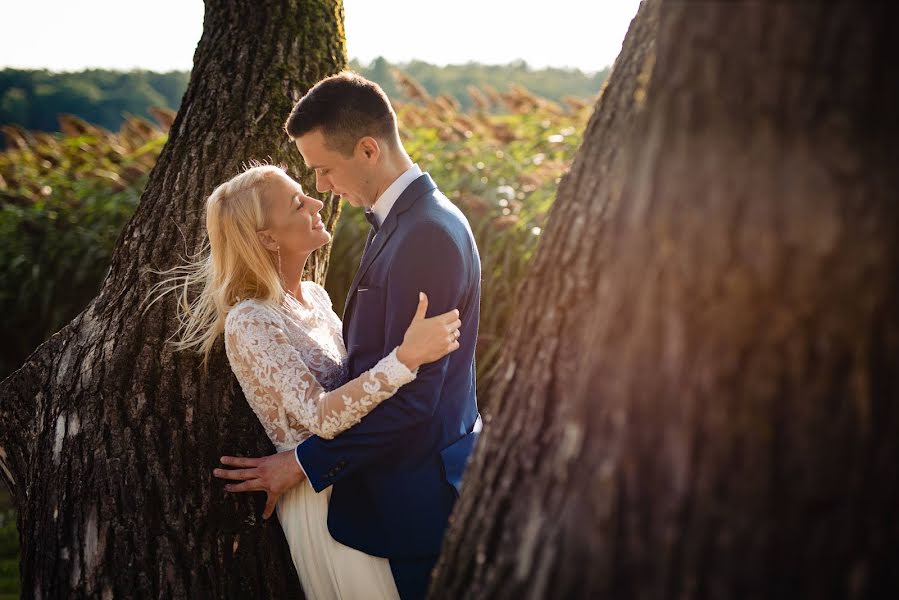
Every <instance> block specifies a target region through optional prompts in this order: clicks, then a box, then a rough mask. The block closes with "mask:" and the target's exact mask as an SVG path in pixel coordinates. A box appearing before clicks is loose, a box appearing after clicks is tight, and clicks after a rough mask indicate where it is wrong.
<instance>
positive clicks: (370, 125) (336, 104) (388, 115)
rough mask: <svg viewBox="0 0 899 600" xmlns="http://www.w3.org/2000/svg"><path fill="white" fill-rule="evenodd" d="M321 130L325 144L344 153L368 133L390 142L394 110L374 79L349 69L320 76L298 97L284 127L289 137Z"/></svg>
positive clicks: (394, 129) (393, 136)
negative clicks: (327, 75)
mask: <svg viewBox="0 0 899 600" xmlns="http://www.w3.org/2000/svg"><path fill="white" fill-rule="evenodd" d="M315 129H321V130H322V134H323V135H324V137H325V143H326V144H327V146H328V147H330V148H331V149H333V150H336V151H337V152H340V153H341V154H343V155H344V156H349V155H351V154H352V153H353V150H354V149H355V147H356V142H358V141H359V140H360V139H361V138H363V137H365V136H371V137H374V138H377V139H379V140H381V141H385V142H387V143H388V144H390V145H392V144H393V143H394V141H395V140H397V139H398V134H397V126H396V113H394V112H393V107H391V106H390V100H388V99H387V94H385V93H384V90H382V89H381V86H379V85H378V84H377V83H375V82H374V81H369V80H368V79H366V78H365V77H362V76H361V75H359V74H357V73H353V72H350V71H344V72H342V73H338V74H337V75H332V76H331V77H328V78H326V79H322V80H321V81H319V82H318V83H316V84H315V85H314V86H313V87H312V89H310V90H309V91H308V92H307V93H306V95H305V96H303V97H302V98H300V101H299V102H297V103H296V106H294V107H293V110H292V111H290V116H289V117H287V122H286V123H285V124H284V130H285V131H287V135H289V136H290V138H291V139H293V140H295V139H297V138H298V137H301V136H303V135H306V134H307V133H309V132H311V131H314V130H315Z"/></svg>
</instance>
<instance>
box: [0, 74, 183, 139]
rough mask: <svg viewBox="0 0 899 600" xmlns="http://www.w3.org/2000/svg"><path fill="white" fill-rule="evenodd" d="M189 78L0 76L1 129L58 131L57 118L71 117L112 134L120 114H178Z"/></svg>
mask: <svg viewBox="0 0 899 600" xmlns="http://www.w3.org/2000/svg"><path fill="white" fill-rule="evenodd" d="M189 77H190V73H188V72H187V71H172V72H170V73H153V72H150V71H129V72H119V71H104V70H99V69H94V70H87V71H81V72H78V73H51V72H49V71H45V70H40V71H33V70H19V69H4V70H2V71H0V125H18V126H20V127H23V128H25V129H28V130H34V131H58V124H57V115H59V114H63V113H65V114H72V115H76V116H77V117H79V118H81V119H84V120H85V121H87V122H89V123H93V124H94V125H99V126H100V127H104V128H106V129H110V130H116V129H118V128H119V126H121V124H122V122H123V120H124V119H125V114H126V113H130V114H133V115H137V116H142V117H149V116H150V108H152V107H162V108H168V109H175V110H176V109H177V108H178V105H179V104H180V103H181V96H182V95H183V94H184V90H186V89H187V81H188V79H189Z"/></svg>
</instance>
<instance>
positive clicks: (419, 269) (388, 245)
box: [296, 173, 481, 558]
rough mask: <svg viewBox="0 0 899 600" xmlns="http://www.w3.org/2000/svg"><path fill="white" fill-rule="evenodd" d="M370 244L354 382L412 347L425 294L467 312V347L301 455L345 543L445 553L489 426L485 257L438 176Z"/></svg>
mask: <svg viewBox="0 0 899 600" xmlns="http://www.w3.org/2000/svg"><path fill="white" fill-rule="evenodd" d="M369 242H370V245H368V247H367V249H366V251H365V254H364V255H363V258H362V263H361V265H360V267H359V271H358V272H357V273H356V277H355V279H354V280H353V284H352V286H351V287H350V292H349V296H348V297H347V303H346V309H345V311H344V320H343V333H344V341H345V342H346V346H347V352H348V361H349V374H350V377H352V378H355V377H358V376H359V375H360V374H361V373H363V372H365V371H367V370H368V369H370V368H371V367H373V366H374V365H375V363H376V362H378V361H379V360H380V359H381V358H382V357H384V356H385V355H387V354H388V353H389V352H390V351H391V350H393V349H394V348H395V347H396V346H398V345H399V344H400V343H401V342H402V340H403V335H404V333H405V331H406V328H407V327H408V326H409V323H410V322H411V321H412V316H413V315H414V314H415V309H416V307H417V305H418V292H419V291H423V292H425V293H426V294H427V295H428V301H429V302H428V315H427V316H433V315H436V314H440V313H443V312H446V311H448V310H452V309H453V308H458V309H459V311H460V318H461V321H462V326H461V336H460V339H459V343H460V347H459V349H458V350H456V351H455V352H453V353H451V354H449V355H448V356H446V357H444V358H442V359H441V360H439V361H437V362H434V363H431V364H427V365H424V366H422V367H420V368H419V371H418V376H417V377H416V379H415V381H413V382H411V383H409V384H407V385H405V386H403V387H402V388H400V390H399V391H398V392H397V393H396V395H395V396H394V397H392V398H389V399H387V400H385V401H384V402H383V403H382V404H381V405H379V406H378V407H377V408H375V409H374V410H373V411H372V412H371V413H370V414H368V415H367V416H366V417H365V418H364V419H362V421H361V422H360V423H359V424H357V425H356V426H355V427H353V428H352V429H349V430H347V431H345V432H344V433H342V434H341V435H339V436H337V437H336V438H335V439H333V440H325V439H321V438H318V437H312V438H310V439H308V440H306V441H305V442H303V443H302V444H300V445H299V446H298V447H297V449H296V453H297V458H298V459H299V461H300V464H302V465H303V468H304V470H305V471H306V475H307V476H308V478H309V481H310V483H311V484H312V486H313V487H314V488H315V490H316V491H318V492H320V491H322V490H323V489H325V488H327V487H328V486H330V485H333V486H334V487H333V489H332V491H331V500H330V505H329V509H328V528H329V530H330V532H331V535H332V536H333V537H334V539H336V540H337V541H339V542H341V543H342V544H344V545H347V546H350V547H353V548H357V549H359V550H361V551H363V552H366V553H368V554H372V555H376V556H383V557H387V558H403V557H416V556H433V555H437V554H438V553H439V551H440V544H441V540H442V537H443V533H444V531H445V529H446V526H447V521H448V519H449V514H450V511H451V510H452V507H453V504H454V502H455V500H456V498H457V497H458V493H459V485H460V482H461V479H462V472H463V470H464V467H465V463H466V462H467V460H468V456H469V454H470V452H471V449H472V446H473V444H474V442H475V440H476V439H477V435H478V431H480V417H479V415H478V408H477V401H476V397H475V362H474V353H475V343H476V341H477V330H478V320H479V315H480V295H481V264H480V257H479V255H478V250H477V246H476V244H475V241H474V236H473V235H472V232H471V228H470V227H469V225H468V221H467V220H466V218H465V216H464V215H463V214H462V213H461V212H460V211H459V209H458V208H456V206H455V205H453V204H452V203H451V202H450V201H449V200H447V198H446V197H445V196H444V195H443V194H441V193H440V192H439V191H438V190H437V186H436V184H435V183H434V181H433V180H432V179H431V177H430V176H429V175H428V174H427V173H425V174H423V175H421V176H420V177H419V178H418V179H416V180H415V181H413V182H412V183H411V184H410V185H409V187H407V188H406V190H405V191H404V192H403V193H402V194H401V195H400V197H399V198H398V199H397V201H396V203H395V204H394V206H393V208H392V209H391V211H390V213H389V214H388V215H387V218H386V219H385V221H384V223H383V224H382V226H381V228H380V230H379V232H378V233H377V235H375V236H374V237H373V238H372V234H370V235H369Z"/></svg>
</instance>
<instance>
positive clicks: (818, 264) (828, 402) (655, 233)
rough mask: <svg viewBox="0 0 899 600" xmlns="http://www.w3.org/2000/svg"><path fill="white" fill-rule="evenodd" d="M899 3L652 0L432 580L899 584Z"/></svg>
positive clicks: (832, 590)
mask: <svg viewBox="0 0 899 600" xmlns="http://www.w3.org/2000/svg"><path fill="white" fill-rule="evenodd" d="M897 23H899V21H897V20H896V15H895V9H894V8H892V7H891V6H890V5H889V4H888V3H867V4H865V3H843V4H839V5H836V6H831V5H827V6H824V5H821V6H818V5H816V4H814V3H783V2H775V1H770V2H752V3H749V2H747V3H738V4H735V3H714V2H673V1H671V2H666V1H655V0H647V1H646V2H644V3H643V4H642V5H641V8H640V11H639V13H638V16H637V17H636V18H635V20H634V21H633V22H632V24H631V27H630V30H629V32H628V35H627V38H626V39H625V42H624V46H623V49H622V52H621V54H620V56H619V57H618V60H617V61H616V63H615V66H614V69H613V72H612V75H611V77H610V79H609V81H608V85H607V87H606V88H605V90H604V92H603V93H602V95H601V97H600V99H599V100H598V103H597V107H596V111H595V114H594V115H593V117H592V118H591V121H590V123H589V124H588V127H587V131H586V134H585V137H584V142H583V145H582V147H581V149H580V151H579V153H578V156H577V157H576V159H575V161H574V164H573V166H572V169H571V172H570V173H569V175H568V176H567V177H566V178H565V179H564V180H563V181H562V183H561V185H560V188H559V194H558V198H557V200H556V203H555V205H554V207H553V212H552V214H551V217H550V219H549V224H548V226H547V228H546V231H545V233H544V237H543V240H542V242H541V244H542V246H541V248H540V249H539V251H538V254H537V256H536V257H535V261H534V265H533V270H532V272H531V274H530V276H529V279H528V280H527V282H526V284H525V286H524V289H523V291H522V293H521V302H520V306H521V310H520V311H519V312H518V314H517V315H516V317H515V319H514V325H513V326H512V327H511V328H510V335H509V340H508V343H507V348H508V351H507V353H506V355H505V356H504V358H503V365H502V367H501V368H500V370H499V372H500V373H504V376H501V377H500V381H499V382H498V383H497V384H496V385H495V386H494V387H493V389H492V390H491V392H490V402H491V406H493V407H494V417H493V419H492V420H491V421H490V422H488V423H487V424H486V427H485V430H484V433H483V435H482V438H481V440H480V442H479V445H478V447H477V449H476V451H475V454H474V457H473V459H472V463H471V465H470V466H469V470H468V473H467V475H466V480H465V484H464V488H463V493H462V497H461V499H460V501H459V503H458V504H457V507H456V510H455V512H454V514H453V517H452V520H451V525H450V532H449V534H448V536H447V540H446V542H445V545H444V548H443V553H442V557H441V560H440V562H439V564H438V566H437V568H436V571H435V574H434V580H433V583H432V586H431V597H432V598H462V597H466V598H481V597H489V598H737V599H739V598H871V599H873V598H896V597H899V576H897V574H896V573H897V571H896V569H895V565H896V564H897V561H899V519H897V516H899V514H897V512H899V479H897V477H896V475H895V465H896V464H897V463H899V204H897V202H896V193H897V190H899V169H897V168H896V167H897V165H896V156H897V155H899V153H897V148H896V145H897V144H896V139H897V134H899V126H897V117H896V106H899V74H897V70H896V65H895V61H894V59H892V58H891V57H893V56H897V55H899V53H897V50H899V48H897V45H899V43H897V40H899V26H897Z"/></svg>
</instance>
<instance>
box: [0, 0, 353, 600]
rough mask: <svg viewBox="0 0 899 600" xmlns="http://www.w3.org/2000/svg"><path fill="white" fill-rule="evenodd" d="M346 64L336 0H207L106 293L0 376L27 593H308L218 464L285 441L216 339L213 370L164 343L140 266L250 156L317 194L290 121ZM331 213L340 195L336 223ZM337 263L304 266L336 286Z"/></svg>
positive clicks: (161, 258)
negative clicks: (217, 473)
mask: <svg viewBox="0 0 899 600" xmlns="http://www.w3.org/2000/svg"><path fill="white" fill-rule="evenodd" d="M160 43H165V42H164V40H163V41H161V42H160ZM345 64H346V48H345V42H344V32H343V6H342V3H341V2H340V1H339V0H288V1H284V2H275V1H273V0H271V1H264V2H263V1H254V2H250V1H248V0H244V1H236V0H231V1H227V0H207V2H206V16H205V21H204V26H203V36H202V39H201V40H200V43H199V45H198V46H197V50H196V54H195V56H194V69H193V72H192V75H191V80H190V84H189V86H188V89H187V91H186V93H185V96H184V99H183V101H182V104H181V109H180V112H179V114H178V117H177V119H176V121H175V123H174V124H173V126H172V128H171V131H170V134H169V135H170V137H169V141H168V143H167V145H166V147H165V148H164V150H163V152H162V154H161V156H160V157H159V160H158V162H157V164H156V167H155V169H154V171H153V173H152V174H151V176H150V181H149V183H148V185H147V189H146V190H145V191H144V194H143V197H142V198H141V202H140V205H139V207H138V209H137V211H136V213H135V215H134V217H133V219H132V220H131V221H130V222H129V224H128V225H127V226H126V228H125V230H124V232H123V234H122V236H121V238H120V240H119V243H118V246H117V248H116V251H115V254H114V257H113V261H112V266H111V269H110V272H109V275H108V276H107V278H106V280H105V282H104V284H103V287H102V290H101V292H100V294H99V296H98V297H97V298H96V299H95V300H94V301H93V302H92V303H91V304H90V305H89V306H88V307H87V309H86V310H85V311H84V312H83V313H82V314H81V315H79V316H78V317H77V318H76V319H75V320H73V321H72V322H71V323H70V324H69V325H68V326H66V327H65V328H64V329H63V330H62V331H60V332H59V333H57V334H56V335H55V336H53V337H52V338H51V339H50V340H48V341H47V342H46V343H45V344H44V345H42V346H41V347H40V348H39V349H38V350H37V351H35V353H34V354H33V355H32V356H30V357H29V359H28V360H27V362H26V364H25V365H24V366H23V367H21V368H20V369H19V370H18V371H17V372H16V373H14V374H13V375H11V376H10V377H9V378H7V379H6V380H5V381H4V382H3V384H2V386H0V394H2V395H0V473H2V476H3V479H4V481H5V482H6V483H7V484H8V486H9V488H10V490H11V491H12V494H13V497H14V501H15V504H16V508H17V511H18V526H19V532H20V536H21V545H22V554H21V576H22V589H23V595H24V596H26V597H36V598H59V597H73V598H74V597H88V596H89V597H103V598H111V597H118V598H124V597H161V598H169V597H181V598H184V597H191V598H213V597H231V598H234V597H244V598H264V597H278V598H284V597H297V596H302V592H301V590H300V588H299V582H298V580H297V576H296V573H295V570H294V568H293V565H292V563H291V561H290V555H289V552H288V550H287V546H286V543H285V541H284V539H283V535H282V533H281V531H280V528H279V526H278V525H277V520H276V519H273V520H271V521H269V522H268V523H263V522H262V520H261V517H260V514H261V507H262V502H263V501H264V498H263V497H262V496H261V495H254V496H250V495H231V494H226V493H225V492H224V491H223V486H222V484H221V483H220V482H219V481H218V480H215V479H214V478H213V477H212V474H211V472H212V469H213V468H214V467H215V466H216V465H217V464H218V457H219V456H221V455H222V454H236V455H246V454H250V455H261V454H267V453H270V452H272V451H273V448H272V446H271V444H270V443H269V442H268V440H267V438H266V437H265V434H264V432H263V430H262V428H261V426H260V425H259V423H258V422H257V420H256V418H255V416H254V415H253V413H252V412H251V411H250V409H249V407H248V406H247V404H246V402H245V401H244V398H243V396H242V394H241V393H240V390H239V387H238V386H237V384H236V380H234V378H233V377H232V375H231V373H230V369H229V368H228V365H227V361H226V359H225V358H224V352H223V350H222V348H221V345H220V346H219V348H218V349H217V351H216V352H215V354H214V357H213V359H212V360H211V364H210V367H209V370H208V373H203V371H202V370H201V369H200V366H199V360H198V358H197V356H196V355H193V354H189V353H177V354H175V353H173V352H172V351H171V350H170V347H169V346H167V344H166V339H167V338H168V337H169V336H171V335H172V333H173V331H174V326H175V323H176V321H175V318H174V316H175V314H174V304H173V302H172V301H171V299H170V300H169V301H166V302H163V303H160V304H158V305H156V306H154V307H153V308H151V309H150V310H149V311H148V312H146V313H144V314H142V313H141V311H140V310H139V307H140V304H141V302H142V301H143V300H144V299H145V296H146V294H147V292H148V289H149V287H150V285H152V283H154V282H155V281H156V280H157V278H156V277H155V276H153V275H152V274H149V273H147V272H146V268H147V267H152V268H155V269H160V268H168V267H170V266H173V265H174V264H176V263H178V262H179V261H180V260H181V258H180V257H181V256H183V255H184V254H186V253H191V252H193V251H195V250H196V249H197V248H198V247H199V242H200V240H201V238H202V235H203V221H202V217H203V202H204V201H205V198H206V197H207V196H208V194H209V193H210V192H211V191H212V189H213V188H214V187H215V186H216V185H217V184H219V183H220V182H222V181H224V180H225V179H227V178H229V177H231V176H232V175H234V174H236V173H237V172H238V171H239V169H240V165H241V163H242V162H243V161H246V160H248V159H262V160H265V159H267V158H270V159H271V160H272V161H273V162H276V163H283V164H285V165H287V167H288V171H289V172H290V173H291V174H293V175H294V176H301V175H302V176H303V177H304V182H305V183H306V184H307V185H306V187H308V188H311V187H312V182H311V180H309V179H308V174H306V173H305V171H304V169H303V166H302V159H301V157H300V156H299V154H298V153H297V152H296V150H295V148H293V147H292V145H291V144H290V141H289V140H288V139H287V137H286V135H284V133H283V131H282V129H281V127H282V124H283V122H284V120H285V119H286V117H287V115H288V113H289V111H290V108H291V107H292V105H293V102H294V101H295V100H297V99H298V98H299V96H300V95H302V93H303V92H305V90H307V89H308V88H309V87H310V86H311V85H312V84H314V83H315V82H316V81H317V80H319V79H320V78H322V77H324V76H327V75H329V74H331V73H334V72H337V71H338V70H340V69H341V68H343V67H344V66H345ZM336 218H337V210H336V202H333V201H332V202H331V203H330V204H329V206H328V208H327V209H326V224H327V226H328V228H329V230H332V231H333V227H334V223H335V221H336ZM327 258H328V256H327V249H325V250H324V251H323V252H321V253H319V254H317V255H315V256H313V257H312V258H311V259H310V264H309V269H310V273H309V276H310V277H313V278H314V279H316V280H317V281H319V282H323V281H324V276H325V271H326V269H327Z"/></svg>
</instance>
